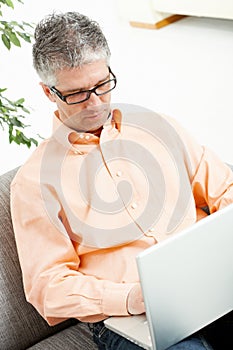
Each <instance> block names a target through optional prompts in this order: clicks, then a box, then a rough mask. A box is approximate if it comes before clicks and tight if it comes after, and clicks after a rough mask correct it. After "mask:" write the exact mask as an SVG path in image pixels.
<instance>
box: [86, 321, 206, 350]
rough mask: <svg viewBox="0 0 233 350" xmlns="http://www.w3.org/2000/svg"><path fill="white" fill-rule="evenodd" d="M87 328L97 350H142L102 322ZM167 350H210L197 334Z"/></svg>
mask: <svg viewBox="0 0 233 350" xmlns="http://www.w3.org/2000/svg"><path fill="white" fill-rule="evenodd" d="M89 328H90V330H91V331H92V334H93V340H94V342H95V343H96V344H97V345H98V349H99V350H142V348H141V347H140V346H138V345H136V344H134V343H132V342H131V341H129V340H127V339H126V338H123V337H121V336H120V335H118V334H116V333H115V332H112V331H110V330H109V329H108V328H106V327H105V326H104V323H103V322H97V323H91V324H89ZM169 350H212V347H211V346H209V345H208V344H207V342H206V341H205V339H204V338H203V337H202V336H200V335H199V334H197V335H193V336H191V337H189V338H187V339H185V340H183V341H182V342H180V343H178V344H175V345H173V346H171V347H170V348H169Z"/></svg>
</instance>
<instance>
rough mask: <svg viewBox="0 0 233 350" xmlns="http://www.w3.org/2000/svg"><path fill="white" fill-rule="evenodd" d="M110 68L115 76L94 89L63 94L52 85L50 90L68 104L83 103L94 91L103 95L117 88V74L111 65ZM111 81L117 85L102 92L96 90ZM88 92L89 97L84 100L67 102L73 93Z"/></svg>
mask: <svg viewBox="0 0 233 350" xmlns="http://www.w3.org/2000/svg"><path fill="white" fill-rule="evenodd" d="M108 70H109V73H110V74H112V76H113V78H112V79H109V80H106V81H105V82H103V83H101V84H99V85H96V86H95V87H94V88H93V89H90V90H82V91H80V92H74V93H72V94H68V95H65V96H64V95H62V93H61V92H60V91H59V90H57V89H56V88H55V86H52V87H50V88H49V89H50V91H52V92H53V93H54V94H56V95H57V96H58V97H59V98H60V99H61V100H62V101H63V102H65V103H66V104H68V105H76V104H79V103H83V102H85V101H87V100H89V98H90V96H91V94H92V93H94V94H96V96H102V95H105V94H108V93H109V92H110V91H112V90H113V89H115V87H116V83H117V78H116V76H115V74H114V73H113V72H112V71H111V68H110V67H108ZM111 81H114V82H115V85H114V86H113V87H112V88H111V89H110V90H108V91H106V92H102V93H100V94H99V93H98V92H96V90H97V89H99V88H100V87H101V86H103V85H105V84H107V83H110V82H111ZM85 92H86V93H87V97H86V98H85V99H84V100H82V101H79V102H67V100H66V99H67V97H70V96H73V95H77V94H79V93H80V94H83V93H85Z"/></svg>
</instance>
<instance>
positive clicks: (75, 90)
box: [62, 72, 110, 96]
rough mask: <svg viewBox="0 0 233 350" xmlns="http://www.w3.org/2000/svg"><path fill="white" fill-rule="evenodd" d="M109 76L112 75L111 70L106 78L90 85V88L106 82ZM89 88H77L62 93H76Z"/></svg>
mask: <svg viewBox="0 0 233 350" xmlns="http://www.w3.org/2000/svg"><path fill="white" fill-rule="evenodd" d="M109 77H110V72H108V75H107V76H106V77H105V78H104V79H101V80H99V81H98V83H96V84H95V85H94V86H92V87H90V88H89V89H92V88H93V87H95V86H97V85H99V84H101V83H104V82H105V81H106V80H107V79H108V78H109ZM89 89H87V88H77V89H72V90H66V91H63V92H62V94H67V95H69V94H72V93H75V92H82V91H87V90H89ZM64 96H65V95H64Z"/></svg>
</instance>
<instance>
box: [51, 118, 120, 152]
mask: <svg viewBox="0 0 233 350" xmlns="http://www.w3.org/2000/svg"><path fill="white" fill-rule="evenodd" d="M52 128H53V135H52V137H53V138H54V139H56V141H58V142H59V143H60V144H62V145H63V146H64V147H66V148H67V149H69V150H71V151H72V150H73V151H74V152H75V153H77V151H78V149H80V152H78V153H80V154H83V153H85V149H84V148H85V146H90V145H93V144H98V143H99V141H100V138H99V137H98V136H96V135H94V134H92V133H89V132H77V131H76V130H74V129H71V128H69V127H68V126H67V125H65V124H64V123H62V122H61V120H60V119H59V117H58V111H55V112H54V116H53V127H52ZM103 131H104V133H105V132H107V133H108V134H116V132H117V133H119V131H120V124H119V122H115V121H114V120H113V117H112V113H111V115H110V117H109V118H108V119H107V121H106V122H105V124H104V125H103V130H102V131H101V135H102V133H103Z"/></svg>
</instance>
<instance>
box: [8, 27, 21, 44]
mask: <svg viewBox="0 0 233 350" xmlns="http://www.w3.org/2000/svg"><path fill="white" fill-rule="evenodd" d="M8 35H9V39H10V41H11V42H12V43H13V44H14V45H15V46H19V47H20V46H21V44H20V41H19V39H18V38H17V35H16V34H15V33H14V32H12V31H10V32H9V34H8Z"/></svg>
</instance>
